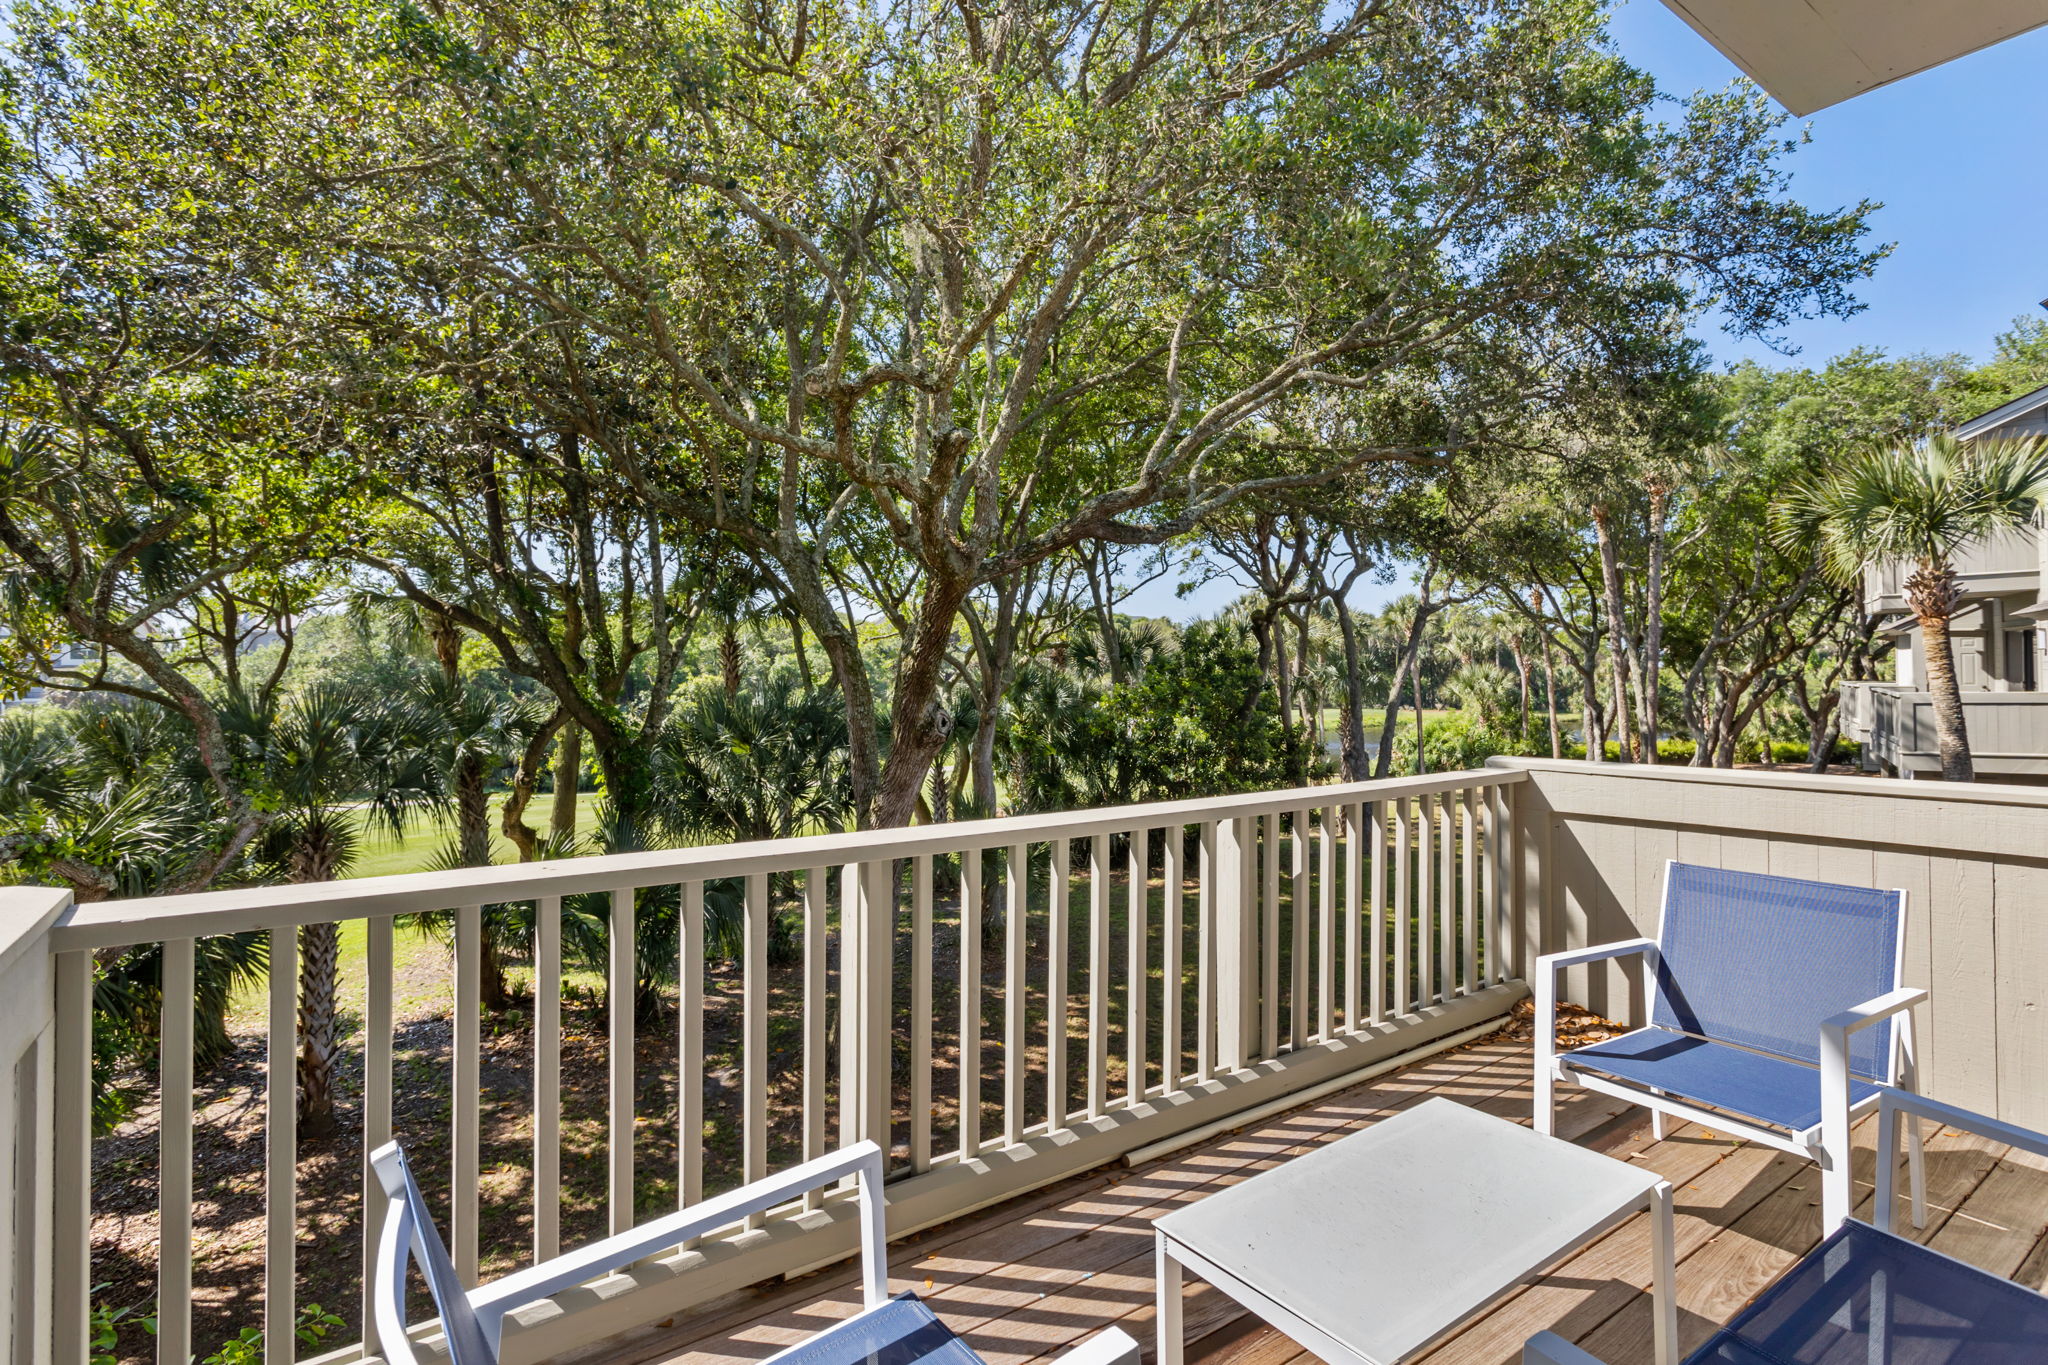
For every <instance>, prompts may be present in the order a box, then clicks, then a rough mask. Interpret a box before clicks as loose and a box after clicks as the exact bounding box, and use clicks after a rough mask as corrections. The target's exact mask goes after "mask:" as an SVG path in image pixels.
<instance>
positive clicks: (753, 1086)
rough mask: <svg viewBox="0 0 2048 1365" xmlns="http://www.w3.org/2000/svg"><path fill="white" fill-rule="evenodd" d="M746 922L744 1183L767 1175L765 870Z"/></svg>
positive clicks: (754, 876)
mask: <svg viewBox="0 0 2048 1365" xmlns="http://www.w3.org/2000/svg"><path fill="white" fill-rule="evenodd" d="M745 913H746V921H745V929H744V931H743V945H742V946H743V951H744V953H745V956H746V962H745V964H744V966H743V967H742V972H743V975H742V977H741V981H740V1015H741V1018H742V1019H743V1020H744V1021H745V1022H744V1024H743V1028H744V1030H745V1037H744V1038H743V1039H742V1041H741V1044H740V1085H741V1087H742V1092H743V1094H742V1100H741V1104H742V1107H743V1112H742V1115H741V1122H740V1132H741V1135H742V1137H743V1138H744V1140H745V1143H746V1146H745V1148H744V1150H743V1154H742V1156H741V1159H740V1179H741V1180H742V1181H744V1182H746V1183H748V1184H751V1183H753V1182H754V1181H756V1180H759V1179H761V1177H763V1176H765V1175H767V1174H768V913H769V906H768V874H767V873H765V872H755V873H751V874H749V875H748V877H747V880H746V907H745ZM763 1218H764V1216H763V1215H762V1214H759V1213H755V1214H750V1215H748V1218H747V1226H748V1227H750V1228H757V1227H760V1226H761V1224H762V1222H763Z"/></svg>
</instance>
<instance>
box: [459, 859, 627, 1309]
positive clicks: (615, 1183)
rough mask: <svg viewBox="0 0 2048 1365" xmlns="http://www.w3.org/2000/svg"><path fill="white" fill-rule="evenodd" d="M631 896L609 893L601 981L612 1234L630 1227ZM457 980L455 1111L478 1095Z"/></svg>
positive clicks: (462, 1191)
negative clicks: (466, 1078)
mask: <svg viewBox="0 0 2048 1365" xmlns="http://www.w3.org/2000/svg"><path fill="white" fill-rule="evenodd" d="M634 899H635V898H634V895H633V889H632V888H631V887H626V888H623V889H621V890H617V891H614V892H612V897H611V935H610V947H611V955H610V959H609V961H608V962H607V964H606V965H607V966H608V967H609V969H610V970H609V972H608V973H607V976H606V984H605V1014H606V1017H607V1018H608V1019H609V1021H610V1023H611V1038H610V1041H609V1045H608V1048H607V1055H608V1058H609V1060H610V1063H611V1066H610V1072H611V1077H610V1080H611V1084H610V1091H611V1094H610V1111H609V1115H608V1124H607V1131H608V1136H607V1138H606V1141H605V1162H606V1167H607V1177H608V1178H607V1182H606V1204H607V1207H608V1208H609V1210H610V1215H611V1216H610V1226H611V1231H612V1235H613V1236H617V1235H618V1234H619V1233H622V1232H627V1231H630V1230H631V1229H632V1226H633V1086H634V1082H635V1080H636V1079H637V1078H636V1076H635V1074H634V1066H633V1048H634V1036H633V1003H634V1002H633V985H634V977H635V975H636V973H635V972H634V970H633V964H634V958H635V957H636V955H637V953H638V947H637V945H636V943H635V941H634V939H635V931H636V929H637V927H638V926H637V923H636V920H635V917H634ZM458 913H465V912H458ZM461 979H462V974H461V972H460V970H459V969H458V971H457V973H456V981H457V982H458V986H457V998H456V1002H455V1009H456V1018H455V1036H456V1049H455V1064H456V1068H457V1071H456V1076H457V1080H456V1083H455V1103H456V1106H457V1108H458V1110H459V1109H460V1108H461V1106H462V1104H463V1098H464V1095H465V1093H467V1094H469V1095H471V1096H473V1095H475V1093H476V1087H475V1086H474V1085H470V1086H468V1087H465V1086H464V1085H463V1084H462V1081H461V1079H460V1078H461V1075H462V1072H461V1067H462V1065H463V1061H462V1059H463V1056H464V1052H463V1047H462V1038H463V1033H462V1020H463V1017H464V1016H465V1015H467V1014H472V1013H473V1012H472V1011H470V1010H467V1009H465V1007H464V1005H463V1002H462V999H461V988H460V985H459V983H460V981H461ZM471 1027H472V1028H474V1023H472V1025H471ZM473 1064H474V1063H472V1065H473ZM466 1126H467V1125H466V1124H462V1123H458V1126H457V1129H456V1144H457V1145H456V1151H457V1153H458V1154H459V1153H461V1152H462V1150H463V1147H462V1142H463V1137H462V1133H463V1130H464V1128H465V1127H466ZM469 1150H470V1152H472V1153H474V1152H475V1150H476V1148H475V1145H474V1139H473V1138H472V1139H471V1145H470V1147H469ZM465 1169H466V1165H465V1163H464V1162H463V1161H462V1160H461V1159H460V1158H459V1156H458V1160H457V1162H456V1167H455V1170H456V1176H455V1190H456V1195H457V1197H458V1198H468V1197H470V1195H471V1194H472V1193H473V1192H474V1191H475V1189H476V1184H475V1180H474V1178H473V1176H472V1178H471V1179H470V1180H469V1181H468V1183H467V1185H466V1186H465V1181H464V1172H465ZM470 1226H471V1228H474V1227H475V1226H476V1224H475V1221H474V1218H473V1217H472V1220H471V1222H470ZM460 1240H462V1241H464V1242H467V1244H468V1245H469V1246H470V1247H471V1255H472V1256H474V1254H475V1252H474V1248H475V1245H476V1237H475V1235H474V1233H473V1232H472V1234H471V1235H470V1236H468V1237H467V1238H462V1239H460ZM455 1255H456V1262H455V1264H456V1265H457V1266H458V1267H460V1266H461V1265H462V1260H461V1257H462V1251H461V1249H460V1247H459V1246H458V1248H457V1250H456V1253H455ZM462 1282H463V1283H464V1284H474V1283H476V1277H475V1267H474V1263H473V1262H472V1265H471V1268H470V1272H469V1273H468V1274H466V1275H464V1276H463V1278H462Z"/></svg>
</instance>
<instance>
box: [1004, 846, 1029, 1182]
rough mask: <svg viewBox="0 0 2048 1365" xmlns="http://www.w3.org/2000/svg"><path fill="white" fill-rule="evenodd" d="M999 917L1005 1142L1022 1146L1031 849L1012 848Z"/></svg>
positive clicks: (1027, 998)
mask: <svg viewBox="0 0 2048 1365" xmlns="http://www.w3.org/2000/svg"><path fill="white" fill-rule="evenodd" d="M1004 872H1005V875H1004V887H1003V889H1004V892H1005V900H1004V907H1005V908H1004V911H1003V1141H1004V1142H1005V1143H1008V1144H1009V1145H1011V1146H1013V1147H1014V1146H1015V1145H1016V1144H1018V1143H1020V1142H1022V1141H1023V1140H1024V1115H1025V1108H1026V1106H1025V1099H1024V1085H1025V1082H1026V1081H1028V1080H1029V1079H1030V1073H1031V1052H1030V1048H1029V1046H1028V1043H1027V1040H1026V1038H1025V1031H1026V1029H1027V1028H1028V1027H1029V1025H1030V1021H1031V1015H1030V1011H1029V1007H1030V1004H1031V992H1030V991H1029V990H1028V989H1027V986H1028V983H1029V981H1030V975H1029V973H1028V971H1027V968H1026V963H1025V961H1024V931H1025V930H1026V929H1028V928H1029V927H1030V924H1031V848H1030V846H1029V845H1027V844H1012V845H1011V846H1010V853H1009V857H1008V859H1007V862H1006V865H1005V869H1004Z"/></svg>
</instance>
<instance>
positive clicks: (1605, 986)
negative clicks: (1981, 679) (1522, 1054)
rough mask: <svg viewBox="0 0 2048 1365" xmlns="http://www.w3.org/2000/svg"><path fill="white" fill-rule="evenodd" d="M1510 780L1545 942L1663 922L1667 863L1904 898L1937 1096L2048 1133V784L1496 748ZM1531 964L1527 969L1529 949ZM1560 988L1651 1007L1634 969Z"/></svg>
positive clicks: (1605, 971) (1575, 975) (1924, 1068)
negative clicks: (1545, 755) (1513, 772)
mask: <svg viewBox="0 0 2048 1365" xmlns="http://www.w3.org/2000/svg"><path fill="white" fill-rule="evenodd" d="M1494 762H1495V764H1496V765H1497V766H1507V767H1517V768H1525V769H1527V770H1528V771H1529V772H1530V775H1531V777H1532V779H1533V780H1532V781H1531V782H1530V783H1528V784H1526V785H1524V786H1522V787H1521V788H1519V789H1518V790H1517V791H1516V792H1515V811H1516V824H1517V833H1518V834H1519V836H1520V838H1521V840H1522V848H1521V853H1522V860H1521V867H1522V875H1521V878H1520V885H1519V887H1518V891H1519V894H1520V895H1521V896H1522V897H1523V904H1524V913H1525V915H1526V916H1527V917H1528V918H1529V920H1531V921H1532V922H1533V928H1532V930H1531V932H1532V933H1533V934H1534V935H1536V936H1537V937H1539V938H1540V940H1541V950H1542V951H1555V950H1557V949H1562V948H1568V947H1579V946H1583V945H1587V944H1594V943H1600V942H1605V941H1608V940H1612V939H1618V938H1626V937H1631V936H1634V935H1637V934H1643V935H1654V934H1655V933H1656V932H1657V927H1658V926H1657V915H1658V908H1659V904H1660V899H1661V884H1660V879H1661V877H1662V874H1663V865H1664V861H1665V860H1666V859H1668V858H1678V859H1681V860H1684V861H1688V862H1695V863H1703V864H1707V865H1711V866H1719V867H1729V868H1746V869H1751V870H1755V871H1759V872H1772V873H1777V874H1780V875H1784V876H1792V877H1811V878H1817V879H1821V880H1826V881H1839V882H1846V883H1851V884H1854V885H1860V886H1877V887H1903V888H1905V890H1906V893H1907V911H1906V917H1907V930H1906V949H1905V958H1906V965H1905V979H1906V983H1907V984H1908V985H1914V986H1925V987H1927V988H1928V990H1929V992H1930V996H1931V998H1930V1001H1929V1004H1928V1005H1927V1006H1926V1007H1924V1008H1923V1009H1922V1011H1921V1012H1920V1014H1921V1018H1920V1024H1921V1035H1922V1036H1921V1059H1920V1060H1921V1075H1922V1079H1923V1084H1924V1087H1925V1088H1926V1089H1927V1091H1928V1092H1929V1093H1930V1094H1933V1095H1936V1096H1939V1097H1940V1098H1942V1099H1945V1100H1949V1101H1952V1102H1954V1103H1957V1104H1963V1105H1968V1106H1970V1107H1972V1108H1975V1109H1981V1110H1984V1111H1986V1112H1989V1113H1994V1114H1997V1115H1999V1116H2001V1117H2003V1118H2006V1119H2008V1120H2011V1121H2013V1122H2016V1123H2023V1124H2027V1125H2029V1126H2031V1127H2036V1128H2048V792H2044V791H2041V790H2039V789H2033V788H2019V787H1997V786H1989V785H1979V786H1975V787H1970V788H1967V789H1964V788H1949V789H1943V788H1941V787H1939V786H1938V785H1935V784H1928V783H1914V782H1904V781H1897V780H1886V779H1880V778H1825V777H1814V776H1811V775H1807V774H1799V775H1793V774H1785V775H1778V774H1770V773H1749V772H1735V773H1729V772H1707V771H1701V770H1695V769H1673V768H1640V767H1633V766H1623V765H1619V764H1583V763H1552V762H1550V761H1548V760H1523V759H1496V760H1494ZM1524 970H1525V971H1527V970H1533V961H1532V962H1530V963H1528V964H1526V965H1525V968H1524ZM1567 977H1568V979H1567V981H1566V983H1565V986H1564V994H1565V995H1566V997H1567V998H1569V999H1573V1000H1576V1001H1579V1002H1580V1003H1582V1004H1584V1005H1586V1006H1587V1007H1588V1008H1590V1009H1593V1010H1597V1011H1599V1012H1601V1013H1603V1014H1606V1015H1608V1016H1609V1017H1612V1018H1617V1019H1621V1020H1623V1021H1624V1022H1628V1023H1631V1024H1633V1023H1636V1022H1638V1021H1639V1020H1641V1019H1642V1018H1643V1017H1644V1016H1643V1001H1642V999H1641V993H1640V990H1639V989H1638V988H1637V987H1636V985H1635V982H1634V980H1633V977H1632V973H1631V972H1630V971H1629V970H1628V968H1627V967H1625V966H1618V965H1614V964H1597V965H1595V966H1594V967H1592V968H1581V969H1577V970H1576V971H1574V972H1572V973H1568V974H1567Z"/></svg>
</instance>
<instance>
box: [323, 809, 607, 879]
mask: <svg viewBox="0 0 2048 1365" xmlns="http://www.w3.org/2000/svg"><path fill="white" fill-rule="evenodd" d="M502 801H503V798H502V797H500V796H493V797H492V799H491V860H492V861H493V862H500V863H509V862H511V861H513V859H514V856H515V855H514V853H513V851H512V845H511V842H510V841H509V840H507V839H506V838H505V837H504V836H503V835H501V834H499V833H498V832H497V828H498V808H499V806H500V805H501V804H502ZM553 802H554V798H553V797H552V796H549V795H547V794H545V793H543V794H541V795H539V796H536V797H535V798H534V799H533V805H531V806H530V807H528V808H527V813H526V815H527V821H526V822H527V823H528V824H530V825H532V826H533V827H534V828H536V829H539V830H542V831H545V830H546V828H547V820H548V811H549V809H550V808H551V807H552V805H553ZM597 806H598V798H597V795H596V793H594V792H584V793H582V794H581V795H580V796H579V797H578V798H577V802H576V833H577V835H578V836H579V837H581V838H584V839H588V838H589V837H590V836H591V835H592V834H594V833H595V832H596V831H597ZM454 839H455V816H454V813H453V812H448V813H445V814H435V813H432V812H427V813H424V814H422V815H421V816H420V817H419V818H418V819H417V820H415V821H414V822H413V823H412V824H411V826H410V827H409V828H407V830H406V832H405V833H404V834H402V835H393V834H392V833H391V832H390V831H388V830H382V829H372V830H369V831H367V832H366V834H365V837H364V839H363V851H362V854H361V856H359V857H358V858H357V859H356V861H355V863H354V864H353V865H352V866H351V867H350V868H349V871H348V875H349V876H351V877H387V876H390V875H392V874H393V873H398V872H418V871H419V870H420V869H421V868H423V867H425V866H426V865H427V863H428V862H430V861H431V860H432V859H433V857H434V855H435V854H436V853H438V852H440V851H441V850H442V849H444V848H446V847H447V846H448V845H449V844H450V843H452V842H454Z"/></svg>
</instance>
